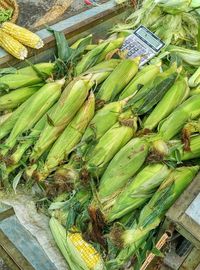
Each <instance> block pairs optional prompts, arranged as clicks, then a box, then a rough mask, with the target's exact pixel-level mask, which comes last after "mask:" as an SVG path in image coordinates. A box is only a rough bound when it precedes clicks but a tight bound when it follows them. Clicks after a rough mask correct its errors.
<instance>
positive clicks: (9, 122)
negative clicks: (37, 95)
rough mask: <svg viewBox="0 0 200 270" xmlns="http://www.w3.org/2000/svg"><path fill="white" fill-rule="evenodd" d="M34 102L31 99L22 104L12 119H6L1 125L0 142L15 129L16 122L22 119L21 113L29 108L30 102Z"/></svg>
mask: <svg viewBox="0 0 200 270" xmlns="http://www.w3.org/2000/svg"><path fill="white" fill-rule="evenodd" d="M31 101H32V97H30V98H29V99H28V100H26V101H25V102H24V103H22V104H21V105H20V106H19V107H18V108H17V109H16V110H15V111H14V112H13V113H12V114H11V116H10V117H8V118H7V119H6V121H4V122H3V123H2V124H1V125H0V140H1V139H3V138H4V137H5V136H6V135H8V134H9V132H10V131H11V130H12V128H13V127H14V125H15V123H16V121H17V120H18V118H19V117H20V115H21V113H22V112H23V110H24V108H25V107H26V106H29V105H28V104H30V102H31Z"/></svg>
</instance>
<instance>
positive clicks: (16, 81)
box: [0, 73, 42, 90]
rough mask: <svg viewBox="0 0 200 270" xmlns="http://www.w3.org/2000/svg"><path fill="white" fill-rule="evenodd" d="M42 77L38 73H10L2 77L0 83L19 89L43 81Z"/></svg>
mask: <svg viewBox="0 0 200 270" xmlns="http://www.w3.org/2000/svg"><path fill="white" fill-rule="evenodd" d="M41 82H42V79H41V78H39V77H38V76H37V75H26V74H25V75H23V74H20V73H19V74H8V75H4V76H2V77H0V83H4V84H7V85H8V87H9V89H10V90H12V89H18V88H21V87H25V86H32V85H34V84H38V83H41Z"/></svg>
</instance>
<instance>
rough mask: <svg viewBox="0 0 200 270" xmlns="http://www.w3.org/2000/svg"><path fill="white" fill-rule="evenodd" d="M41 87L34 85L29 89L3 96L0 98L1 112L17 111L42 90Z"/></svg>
mask: <svg viewBox="0 0 200 270" xmlns="http://www.w3.org/2000/svg"><path fill="white" fill-rule="evenodd" d="M41 87H42V84H41V85H33V86H28V87H22V88H19V89H17V90H13V91H12V92H10V93H8V94H6V95H3V96H1V97H0V111H4V110H9V109H15V108H16V107H18V106H19V105H21V104H22V103H23V102H24V101H26V100H27V99H28V98H29V97H31V96H32V95H33V94H35V93H36V92H37V91H38V90H39V89H40V88H41Z"/></svg>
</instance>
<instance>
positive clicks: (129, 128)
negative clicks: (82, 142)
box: [85, 111, 137, 177]
mask: <svg viewBox="0 0 200 270" xmlns="http://www.w3.org/2000/svg"><path fill="white" fill-rule="evenodd" d="M136 129H137V118H135V117H133V116H132V113H131V112H129V111H128V112H126V114H125V115H123V117H122V119H121V123H116V124H114V125H113V126H112V127H111V128H110V129H109V130H108V131H107V132H106V133H105V134H104V135H103V136H102V137H101V138H100V140H99V142H98V143H97V144H96V145H95V147H94V148H93V149H92V150H91V151H88V153H87V155H86V157H85V159H86V161H87V168H88V170H89V171H90V172H91V173H92V174H93V175H94V176H96V177H99V176H100V175H101V174H102V173H103V172H104V170H105V168H106V166H107V165H108V163H109V161H110V160H111V159H112V158H113V156H114V155H115V154H116V153H117V152H118V151H119V150H120V149H121V148H122V147H123V146H124V145H125V144H126V143H127V142H128V141H129V140H130V139H131V138H132V137H133V136H134V135H135V132H136Z"/></svg>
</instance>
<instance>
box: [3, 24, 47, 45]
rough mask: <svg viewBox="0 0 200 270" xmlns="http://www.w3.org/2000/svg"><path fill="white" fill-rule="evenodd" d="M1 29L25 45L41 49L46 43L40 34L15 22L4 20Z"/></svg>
mask: <svg viewBox="0 0 200 270" xmlns="http://www.w3.org/2000/svg"><path fill="white" fill-rule="evenodd" d="M1 29H2V30H3V31H4V32H5V33H7V34H8V35H11V36H12V37H13V38H15V39H16V40H18V41H19V42H21V43H22V44H23V45H25V46H28V47H31V48H34V49H40V48H42V47H43V45H44V44H43V41H42V40H41V38H40V37H39V36H38V35H36V34H35V33H32V32H31V31H29V30H27V29H25V28H24V27H21V26H19V25H16V24H14V23H11V22H4V23H3V24H2V27H1Z"/></svg>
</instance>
